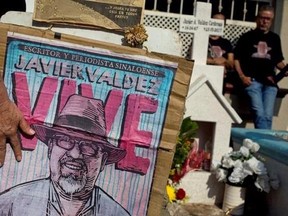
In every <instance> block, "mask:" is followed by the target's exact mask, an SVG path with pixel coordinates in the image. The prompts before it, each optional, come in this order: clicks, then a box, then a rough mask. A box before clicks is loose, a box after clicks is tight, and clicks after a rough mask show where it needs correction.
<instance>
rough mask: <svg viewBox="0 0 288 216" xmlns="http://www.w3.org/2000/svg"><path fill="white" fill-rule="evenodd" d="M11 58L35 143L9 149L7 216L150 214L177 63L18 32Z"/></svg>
mask: <svg viewBox="0 0 288 216" xmlns="http://www.w3.org/2000/svg"><path fill="white" fill-rule="evenodd" d="M5 56H6V59H5V68H4V82H5V85H6V87H7V90H8V93H9V96H10V98H11V100H12V99H13V100H14V101H15V103H16V104H17V106H18V107H19V109H20V110H21V111H22V113H23V114H24V116H25V119H26V120H27V121H28V122H29V123H30V124H31V125H32V127H33V128H34V130H35V131H36V136H35V137H33V138H27V137H24V136H21V144H22V149H23V151H24V152H23V159H22V161H21V163H17V162H15V159H14V156H13V151H12V150H11V148H8V149H7V155H6V162H5V164H4V166H3V167H2V168H1V169H0V209H1V215H11V214H13V215H14V216H22V215H135V216H136V215H146V213H147V212H146V211H147V206H148V203H149V197H150V193H151V185H152V179H153V174H154V170H155V163H156V156H157V149H158V147H159V145H160V141H161V137H162V131H163V129H164V122H165V118H166V112H167V109H168V104H169V103H168V102H169V96H170V94H171V89H172V83H173V80H174V77H175V73H176V70H177V66H178V65H177V64H176V63H173V62H168V61H164V60H159V59H153V58H149V57H146V56H140V55H139V56H138V55H128V54H119V53H114V52H112V51H110V50H105V49H98V48H92V47H85V46H80V45H77V44H72V43H68V42H62V41H56V40H49V39H45V38H38V37H34V36H27V35H22V34H17V33H10V34H9V36H8V40H7V50H6V55H5ZM70 207H71V208H70ZM72 207H73V208H72ZM68 210H69V211H70V212H69V214H68V213H67V212H66V213H65V211H68ZM63 212H64V213H63Z"/></svg>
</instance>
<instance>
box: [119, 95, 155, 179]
mask: <svg viewBox="0 0 288 216" xmlns="http://www.w3.org/2000/svg"><path fill="white" fill-rule="evenodd" d="M126 106H127V107H126V110H125V117H124V122H123V126H122V127H123V128H122V131H123V132H122V136H121V138H120V148H123V149H125V150H126V151H127V154H126V156H125V158H124V159H122V160H121V161H120V162H119V163H118V164H117V168H118V169H122V170H128V171H132V172H137V173H140V174H141V175H144V174H146V173H147V170H148V168H149V165H150V160H149V159H148V158H143V157H138V156H136V154H135V148H136V147H142V148H143V147H144V148H149V146H150V144H151V140H152V132H150V131H144V130H139V129H138V128H139V122H140V117H141V113H155V112H156V110H157V107H158V102H157V100H155V99H153V98H151V97H147V96H143V95H136V94H130V95H129V96H128V98H127V104H126Z"/></svg>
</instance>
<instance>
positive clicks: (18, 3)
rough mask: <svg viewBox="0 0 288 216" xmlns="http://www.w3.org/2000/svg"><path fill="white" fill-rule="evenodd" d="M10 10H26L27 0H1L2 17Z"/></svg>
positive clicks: (0, 12)
mask: <svg viewBox="0 0 288 216" xmlns="http://www.w3.org/2000/svg"><path fill="white" fill-rule="evenodd" d="M8 11H26V2H25V0H1V1H0V17H1V16H2V15H4V14H5V13H6V12H8Z"/></svg>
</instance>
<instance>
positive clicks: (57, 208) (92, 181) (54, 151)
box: [0, 95, 130, 216]
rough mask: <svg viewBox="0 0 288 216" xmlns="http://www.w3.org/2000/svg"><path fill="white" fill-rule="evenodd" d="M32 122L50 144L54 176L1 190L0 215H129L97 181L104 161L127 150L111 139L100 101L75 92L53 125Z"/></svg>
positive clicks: (111, 161)
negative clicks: (116, 144)
mask: <svg viewBox="0 0 288 216" xmlns="http://www.w3.org/2000/svg"><path fill="white" fill-rule="evenodd" d="M33 127H34V129H35V132H36V136H37V138H38V139H39V140H41V141H42V142H43V143H45V144H46V145H47V146H48V158H49V159H50V162H49V165H50V166H49V167H50V176H49V177H48V178H44V179H38V180H34V181H31V182H26V183H23V184H20V185H17V186H15V187H13V188H10V189H8V190H6V191H4V192H3V193H2V194H0V215H1V216H9V215H13V216H22V215H27V216H28V215H29V216H30V215H31V216H32V215H33V216H93V215H99V216H129V215H130V213H129V212H128V211H127V210H126V209H124V208H123V207H122V206H121V205H120V204H119V203H118V202H116V201H115V200H114V199H113V197H111V196H110V195H109V194H107V193H106V192H105V191H104V190H103V189H101V188H100V187H98V186H96V181H97V179H98V176H99V174H100V173H101V172H102V171H103V170H104V168H105V166H107V165H112V164H114V163H117V162H118V161H120V160H122V159H123V158H124V157H125V155H126V150H124V149H121V148H118V147H116V146H114V145H112V144H111V143H110V142H109V141H108V140H107V137H106V121H105V113H104V106H103V102H102V101H101V100H98V99H94V98H87V97H83V96H80V95H72V96H71V97H70V98H69V99H68V101H67V103H66V105H65V106H64V108H63V110H62V111H61V113H60V114H59V115H58V117H56V120H55V121H54V124H53V127H49V126H47V125H44V124H43V125H42V124H34V125H33Z"/></svg>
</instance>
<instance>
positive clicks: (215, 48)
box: [208, 37, 232, 59]
mask: <svg viewBox="0 0 288 216" xmlns="http://www.w3.org/2000/svg"><path fill="white" fill-rule="evenodd" d="M231 52H232V45H231V43H230V41H229V40H227V39H225V38H222V37H219V38H218V39H217V40H213V39H211V38H209V49H208V57H210V58H219V57H224V58H226V59H227V56H228V53H231Z"/></svg>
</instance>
